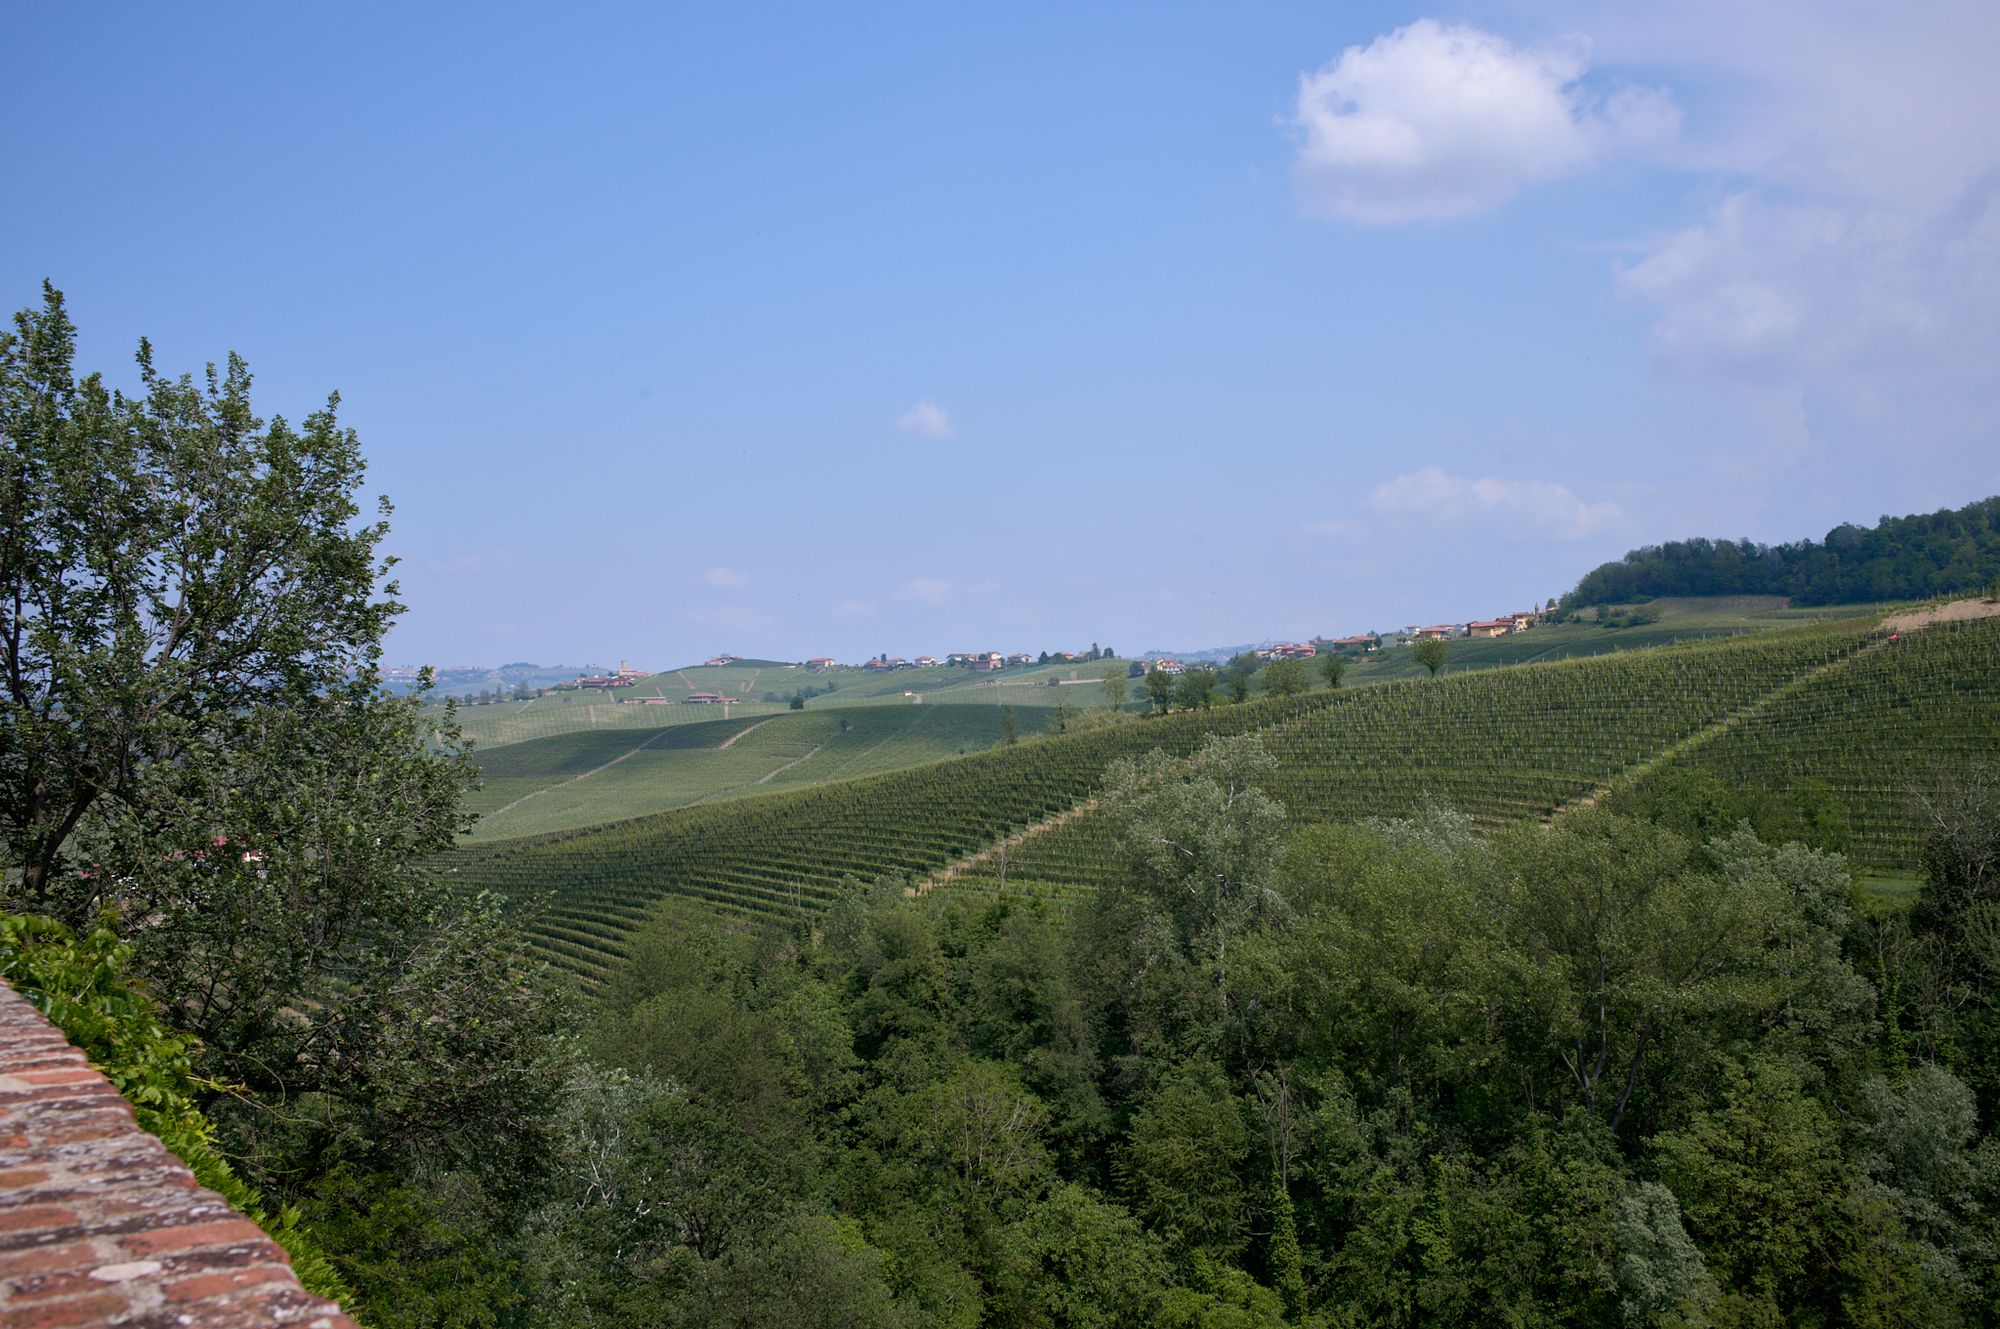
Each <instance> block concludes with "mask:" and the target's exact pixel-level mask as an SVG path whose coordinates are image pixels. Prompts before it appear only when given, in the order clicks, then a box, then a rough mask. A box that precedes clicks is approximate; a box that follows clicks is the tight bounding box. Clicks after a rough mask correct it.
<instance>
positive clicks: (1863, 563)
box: [1562, 498, 2000, 610]
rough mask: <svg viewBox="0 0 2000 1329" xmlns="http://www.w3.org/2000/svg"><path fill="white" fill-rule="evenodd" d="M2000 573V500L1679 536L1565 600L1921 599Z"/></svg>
mask: <svg viewBox="0 0 2000 1329" xmlns="http://www.w3.org/2000/svg"><path fill="white" fill-rule="evenodd" d="M1996 576H2000V498H1988V499H1982V500H1981V501H1979V502H1977V503H1971V504H1968V505H1967V506H1965V507H1963V508H1957V509H1945V510H1941V511H1938V512H1933V513H1926V514H1917V515H1913V516H1908V517H1884V518H1882V520H1881V522H1880V523H1879V524H1878V525H1875V526H1873V527H1868V526H1856V525H1852V524H1847V525H1841V526H1837V527H1835V528H1834V529H1833V530H1831V531H1829V532H1827V535H1826V538H1825V539H1824V540H1797V541H1793V542H1791V543H1789V544H1778V545H1763V544H1758V543H1756V542H1754V541H1750V540H1707V539H1696V540H1676V541H1669V542H1668V543H1666V544H1660V545H1647V546H1645V547H1644V548H1640V549H1634V550H1632V551H1631V552H1630V553H1628V554H1626V555H1625V556H1624V557H1623V558H1621V559H1619V560H1617V561H1615V562H1611V563H1605V564H1603V565H1602V566H1600V567H1597V568H1595V569H1593V570H1592V571H1590V572H1588V573H1586V574H1585V575H1584V577H1583V579H1582V580H1581V581H1579V582H1578V583H1577V585H1576V589H1575V590H1573V591H1571V592H1570V593H1569V594H1568V595H1565V596H1564V597H1563V598H1562V607H1563V608H1564V609H1567V610H1574V609H1578V608H1582V607H1584V606H1588V605H1603V604H1625V603H1629V602H1631V601H1633V600H1635V599H1638V598H1640V597H1656V596H1662V595H1784V596H1789V597H1791V599H1792V601H1793V603H1795V604H1801V605H1824V604H1859V603H1866V602H1871V601H1883V600H1922V599H1928V598H1930V597H1933V596H1940V595H1953V594H1963V593H1965V592H1969V591H1977V590H1982V589H1987V588H1989V587H1991V586H1992V584H1993V582H1994V580H1995V578H1996Z"/></svg>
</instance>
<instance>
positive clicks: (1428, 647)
mask: <svg viewBox="0 0 2000 1329" xmlns="http://www.w3.org/2000/svg"><path fill="white" fill-rule="evenodd" d="M1450 655H1451V647H1449V646H1447V645H1445V643H1444V642H1443V641H1442V640H1441V639H1439V638H1437V637H1427V638H1425V639H1424V640H1423V641H1420V642H1418V643H1417V644H1416V645H1415V646H1412V647H1411V648H1410V658H1411V659H1412V660H1415V661H1416V662H1417V663H1418V664H1420V665H1422V666H1423V667H1424V668H1426V669H1428V670H1430V671H1431V677H1432V678H1436V677H1437V672H1438V670H1440V669H1442V668H1444V662H1445V660H1446V659H1448V658H1449V657H1450Z"/></svg>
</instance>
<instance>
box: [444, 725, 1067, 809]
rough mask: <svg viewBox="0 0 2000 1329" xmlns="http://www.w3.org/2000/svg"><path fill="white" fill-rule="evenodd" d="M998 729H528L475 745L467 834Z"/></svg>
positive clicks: (986, 735) (928, 748) (641, 804)
mask: <svg viewBox="0 0 2000 1329" xmlns="http://www.w3.org/2000/svg"><path fill="white" fill-rule="evenodd" d="M645 709H648V710H665V709H673V710H676V711H678V710H679V709H680V708H654V707H648V708H645ZM689 709H690V710H692V709H694V708H689ZM705 713H706V714H708V715H710V716H713V715H714V714H715V712H713V711H705ZM1046 718H1047V717H1046V712H1038V711H1024V712H1023V713H1022V714H1021V715H1020V716H1019V717H1018V719H1017V723H1018V725H1019V729H1020V732H1021V733H1023V734H1029V733H1033V732H1034V731H1035V730H1037V729H1039V728H1040V727H1041V724H1042V722H1043V720H1045V719H1046ZM1001 736H1002V730H1001V721H1000V715H999V712H998V710H997V709H994V708H988V707H972V706H857V707H847V708H836V709H826V710H806V711H798V712H794V711H780V712H777V713H775V714H770V715H762V716H749V717H744V716H738V717H735V718H732V719H729V720H721V719H713V718H711V719H709V720H707V721H706V722H704V723H697V724H682V725H676V726H672V727H669V728H664V729H659V730H655V731H651V732H643V731H633V730H597V731H586V732H580V733H572V734H564V735H558V736H555V737H551V738H541V739H533V740H529V741H526V742H521V743H514V744H510V745H507V746H503V747H499V748H495V749H492V750H490V751H487V752H482V753H480V754H478V755H479V759H480V762H481V765H482V767H483V781H484V787H483V788H481V789H479V790H477V791H475V792H474V793H473V794H472V795H471V796H470V797H469V799H468V803H469V805H470V807H471V808H472V810H473V811H475V812H478V813H480V814H481V820H480V822H479V824H478V825H477V826H476V827H475V828H474V831H473V835H472V837H471V838H472V839H473V840H474V841H479V842H483V841H489V840H500V839H508V838H512V837H516V836H524V835H538V834H541V833H544V832H547V831H559V830H573V829H576V828H579V827H585V826H593V825H597V824H600V823H604V822H613V821H621V820H624V819H627V818H631V817H638V816H643V815H645V814H648V813H653V812H660V811H664V810H666V809H669V808H677V807H686V806H688V805H690V804H694V803H700V802H707V801H712V800H715V799H724V798H740V797H744V796H746V795H750V794H759V793H768V792H775V791H778V790H783V789H791V788H799V787H802V786H805V785H810V784H816V783H819V782H821V781H825V780H835V779H844V778H848V777H853V776H861V775H872V774H877V773H880V772H882V771H891V770H898V769H901V768H903V767H907V766H913V765H917V764H918V763H921V762H927V761H937V760H940V759H943V758H947V757H954V756H962V755H964V754H966V753H971V752H978V751H982V750H984V749H986V748H990V747H992V746H993V745H994V744H996V743H998V742H999V741H1000V740H1001ZM731 739H733V740H734V741H733V742H728V746H726V747H725V746H724V743H725V741H728V740H731ZM611 763H615V764H611Z"/></svg>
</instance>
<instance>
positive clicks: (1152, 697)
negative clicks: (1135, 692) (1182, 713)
mask: <svg viewBox="0 0 2000 1329" xmlns="http://www.w3.org/2000/svg"><path fill="white" fill-rule="evenodd" d="M1146 697H1147V699H1148V700H1149V701H1151V702H1152V703H1153V710H1154V711H1155V712H1159V713H1164V712H1165V711H1166V709H1167V705H1168V703H1169V702H1171V701H1172V700H1173V697H1174V678H1173V675H1172V674H1169V673H1168V672H1167V671H1166V670H1164V669H1154V670H1152V671H1150V672H1148V673H1147V675H1146Z"/></svg>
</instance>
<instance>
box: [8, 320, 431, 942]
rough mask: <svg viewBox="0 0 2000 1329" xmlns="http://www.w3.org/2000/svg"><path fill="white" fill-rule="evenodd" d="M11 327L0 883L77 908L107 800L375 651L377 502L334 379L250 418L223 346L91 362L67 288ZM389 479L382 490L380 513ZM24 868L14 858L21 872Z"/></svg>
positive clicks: (29, 898) (109, 807)
mask: <svg viewBox="0 0 2000 1329" xmlns="http://www.w3.org/2000/svg"><path fill="white" fill-rule="evenodd" d="M14 329H15V330H14V332H13V333H11V334H7V335H0V441H3V442H4V446H5V448H6V459H5V460H6V464H5V466H4V468H0V474H4V478H0V605H4V606H6V607H5V608H0V663H4V669H0V674H4V677H5V678H6V680H7V684H6V687H5V689H4V691H0V838H4V844H5V849H4V852H5V856H6V866H7V867H8V868H9V869H12V870H13V871H14V872H18V874H19V875H18V880H16V881H12V882H11V883H10V885H9V888H8V895H9V896H11V897H12V898H14V899H15V900H17V901H20V902H22V903H23V904H24V905H25V906H27V907H30V908H37V909H43V910H47V911H49V912H52V913H55V914H57V915H58V916H61V917H63V918H64V919H65V920H67V921H69V922H71V923H72V924H76V925H79V926H80V925H83V924H85V923H86V922H87V921H88V920H89V919H90V917H91V916H92V915H93V913H94V912H95V909H96V907H97V906H96V903H95V902H94V901H93V899H92V898H91V897H92V896H93V894H94V891H92V890H91V889H90V888H89V887H88V886H87V885H85V884H84V881H85V879H84V878H81V877H79V876H77V875H76V874H67V873H64V872H63V871H62V867H63V864H64V862H65V855H66V852H67V851H69V850H70V849H71V848H72V846H73V841H74V839H75V837H76V836H77V834H78V833H79V830H80V829H81V830H83V831H86V832H87V830H88V826H87V825H86V824H85V822H86V818H87V817H88V816H89V815H91V814H93V813H95V812H101V811H102V812H109V813H111V814H112V815H122V816H130V817H134V818H138V819H141V820H143V819H145V818H147V817H148V816H149V814H150V813H151V812H152V811H153V810H154V808H155V805H156V803H157V800H158V790H157V789H156V787H155V785H156V783H157V781H158V779H159V778H160V777H162V775H163V774H167V773H171V776H172V778H173V779H174V780H175V781H177V782H178V783H180V784H181V785H183V786H185V785H187V784H190V783H193V782H196V781H199V780H200V779H202V778H203V777H204V776H205V775H206V774H207V771H208V761H207V758H208V756H209V755H210V754H212V753H216V752H221V751H227V750H228V749H229V748H231V747H232V746H234V745H235V744H237V743H239V742H242V741H244V740H245V738H246V736H248V733H249V731H250V729H251V728H252V727H253V726H254V725H255V724H256V723H257V721H258V718H259V717H260V716H261V715H262V714H263V713H265V712H267V711H270V710H285V709H289V708H291V707H295V706H300V705H303V704H306V703H308V702H309V701H310V699H311V698H312V697H314V696H315V695H317V694H318V693H320V692H321V691H322V690H324V689H327V688H329V687H338V686H339V685H340V684H341V682H342V680H344V679H346V678H348V677H350V676H352V675H353V674H354V673H355V672H356V671H357V670H359V671H362V672H364V673H365V671H366V670H367V668H368V667H369V666H371V665H372V663H373V661H374V659H375V655H376V650H377V643H378V641H379V640H380V637H381V634H382V633H383V631H384V630H385V629H386V627H387V626H388V624H389V622H390V620H391V618H392V616H393V615H394V614H395V613H396V612H397V611H398V610H399V609H400V608H401V606H399V605H398V604H396V603H395V601H394V598H393V597H394V595H395V593H396V588H395V585H394V584H393V583H391V584H389V585H388V586H387V587H385V588H384V589H385V594H386V598H383V599H377V598H375V584H376V580H377V578H378V576H379V575H381V574H383V573H385V572H386V571H387V569H388V567H389V561H387V560H378V557H377V553H376V551H377V547H378V545H379V544H380V541H381V539H382V537H383V535H384V534H385V533H386V531H387V526H386V524H385V522H383V521H381V520H377V521H375V522H373V523H370V524H365V525H357V524H356V518H357V517H358V515H359V508H358V507H357V505H356V503H355V499H354V494H355V490H356V489H357V487H358V486H359V484H360V482H361V478H362V472H363V466H362V461H361V454H360V449H359V445H358V443H357V441H356V439H355V436H354V433H353V431H352V430H348V429H343V428H341V427H340V425H339V423H338V421H337V418H336V415H335V411H336V408H337V406H338V398H337V397H335V398H329V399H328V401H327V404H326V406H325V408H324V409H322V410H319V411H315V412H313V413H311V414H309V415H308V416H306V418H305V420H304V422H303V426H302V427H301V428H298V429H294V428H293V427H292V426H291V425H290V424H288V423H287V422H286V421H285V420H284V419H283V418H281V417H278V418H273V419H271V420H269V421H268V422H267V421H264V420H261V419H259V418H258V417H257V416H256V415H255V414H254V413H253V410H252V408H251V404H250V372H249V370H248V368H247V367H246V366H245V365H244V364H243V362H242V361H240V360H238V359H236V358H235V357H234V356H232V357H231V358H230V360H229V363H228V365H227V366H226V368H225V369H224V370H223V371H222V372H221V373H218V372H217V371H216V369H215V368H214V366H210V367H209V370H208V374H207V377H206V381H205V382H204V383H202V384H201V385H197V384H196V383H195V382H194V380H192V379H191V378H187V377H183V378H180V379H178V380H176V379H171V378H168V377H165V376H164V375H162V374H160V373H159V372H158V371H157V370H156V369H155V368H154V366H153V357H152V350H151V348H150V347H149V346H147V345H146V344H145V343H144V342H141V343H140V347H139V354H138V365H139V375H140V382H141V386H142V387H143V389H144V391H143V393H142V394H141V396H139V397H137V398H128V397H126V396H124V395H123V394H122V393H118V392H114V391H111V390H110V389H108V388H107V387H106V386H105V385H104V383H103V381H102V380H101V379H100V378H99V376H97V375H95V374H90V375H86V376H84V377H82V378H79V377H77V375H76V372H75V368H74V364H73V359H74V354H75V349H76V330H75V328H74V326H73V325H72V324H71V323H70V321H69V317H68V315H67V313H66V311H65V310H64V307H63V301H62V296H61V295H60V294H59V293H58V292H57V291H56V290H55V289H54V288H53V287H49V286H45V287H44V289H43V301H42V307H41V309H40V310H39V311H35V310H24V311H22V312H20V313H19V314H17V315H15V318H14ZM387 511H388V508H387V504H386V502H384V503H383V504H382V505H381V507H380V512H381V513H382V514H383V515H386V513H387ZM10 875H11V873H10Z"/></svg>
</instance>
